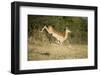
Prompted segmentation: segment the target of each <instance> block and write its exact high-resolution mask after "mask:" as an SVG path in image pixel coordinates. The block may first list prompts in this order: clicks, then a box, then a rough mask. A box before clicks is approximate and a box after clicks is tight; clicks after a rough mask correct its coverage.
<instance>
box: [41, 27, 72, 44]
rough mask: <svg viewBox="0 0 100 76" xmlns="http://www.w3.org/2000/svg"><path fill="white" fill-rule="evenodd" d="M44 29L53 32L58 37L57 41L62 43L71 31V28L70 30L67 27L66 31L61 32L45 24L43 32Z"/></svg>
mask: <svg viewBox="0 0 100 76" xmlns="http://www.w3.org/2000/svg"><path fill="white" fill-rule="evenodd" d="M43 30H46V31H47V32H48V33H49V34H51V35H52V36H53V37H55V38H56V40H57V43H59V44H62V43H63V42H64V41H65V40H66V39H67V38H68V34H69V33H71V31H70V30H68V28H67V27H66V30H65V31H64V32H59V31H56V30H55V29H54V28H53V27H52V26H48V27H47V26H44V27H43V28H42V30H41V32H43Z"/></svg>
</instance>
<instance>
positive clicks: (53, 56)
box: [28, 43, 88, 61]
mask: <svg viewBox="0 0 100 76" xmlns="http://www.w3.org/2000/svg"><path fill="white" fill-rule="evenodd" d="M87 57H88V50H87V45H82V44H73V45H70V46H69V45H57V44H53V43H52V44H44V43H41V44H31V43H29V44H28V60H29V61H34V60H35V61H36V60H59V59H61V60H62V59H83V58H87Z"/></svg>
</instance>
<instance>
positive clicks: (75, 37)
mask: <svg viewBox="0 0 100 76" xmlns="http://www.w3.org/2000/svg"><path fill="white" fill-rule="evenodd" d="M45 25H46V26H49V25H50V26H53V27H54V28H55V29H56V30H57V31H59V32H64V31H65V27H66V26H67V27H68V29H69V30H70V31H71V34H69V38H68V39H69V41H70V42H71V43H72V44H87V39H88V38H87V36H88V18H87V17H75V16H42V15H28V39H29V40H30V42H32V41H34V40H35V41H36V40H37V41H41V42H49V41H50V40H54V39H53V38H52V37H51V36H49V35H48V33H46V32H45V31H44V33H40V31H41V29H42V28H43V27H44V26H45ZM51 42H52V41H51Z"/></svg>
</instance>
